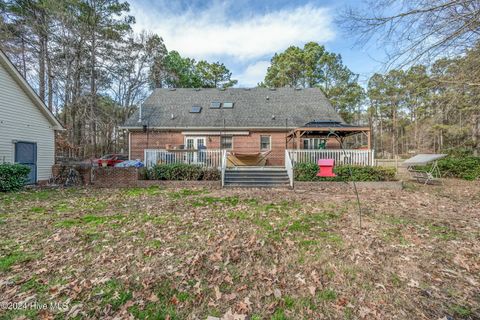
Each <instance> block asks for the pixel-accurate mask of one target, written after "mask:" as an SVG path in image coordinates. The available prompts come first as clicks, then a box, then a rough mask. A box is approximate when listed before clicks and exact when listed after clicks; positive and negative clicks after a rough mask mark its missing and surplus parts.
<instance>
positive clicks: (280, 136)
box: [130, 131, 293, 165]
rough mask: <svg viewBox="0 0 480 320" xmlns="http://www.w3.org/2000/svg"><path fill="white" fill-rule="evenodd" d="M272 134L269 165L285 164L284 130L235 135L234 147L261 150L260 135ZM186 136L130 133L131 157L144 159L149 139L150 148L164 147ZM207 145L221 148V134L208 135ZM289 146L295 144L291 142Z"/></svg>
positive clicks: (171, 133) (239, 150)
mask: <svg viewBox="0 0 480 320" xmlns="http://www.w3.org/2000/svg"><path fill="white" fill-rule="evenodd" d="M262 135H266V136H271V149H272V152H271V153H270V155H269V156H268V164H269V165H283V161H284V158H285V133H284V132H250V134H249V135H248V136H233V148H234V150H235V151H237V152H246V153H253V152H260V151H261V150H260V136H262ZM184 139H185V136H184V135H183V134H182V132H181V131H165V132H158V131H155V132H154V131H151V132H149V134H148V139H147V134H146V133H145V132H142V131H134V132H131V133H130V148H131V150H130V157H131V159H141V160H142V161H143V160H144V159H143V158H144V150H145V149H147V140H148V148H149V149H164V148H165V146H166V145H167V144H172V145H180V144H184ZM206 144H207V145H206V147H207V148H209V149H219V148H220V136H218V135H212V136H206ZM288 147H289V148H292V147H293V145H292V144H291V143H290V144H289V145H288Z"/></svg>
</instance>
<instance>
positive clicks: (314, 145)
mask: <svg viewBox="0 0 480 320" xmlns="http://www.w3.org/2000/svg"><path fill="white" fill-rule="evenodd" d="M325 146H326V140H325V139H321V138H310V139H303V149H306V150H318V149H325Z"/></svg>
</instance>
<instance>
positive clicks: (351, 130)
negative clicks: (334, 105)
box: [286, 121, 372, 150]
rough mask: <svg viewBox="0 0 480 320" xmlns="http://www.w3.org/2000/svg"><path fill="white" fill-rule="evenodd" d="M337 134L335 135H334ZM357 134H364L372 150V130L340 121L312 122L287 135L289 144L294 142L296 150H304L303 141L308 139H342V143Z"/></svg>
mask: <svg viewBox="0 0 480 320" xmlns="http://www.w3.org/2000/svg"><path fill="white" fill-rule="evenodd" d="M332 133H335V134H332ZM356 134H364V135H365V136H366V138H367V146H368V149H369V150H370V149H371V148H372V143H371V141H372V135H371V128H370V127H366V126H354V125H349V124H345V123H341V122H338V121H312V122H309V123H307V124H306V125H305V126H303V127H299V128H295V129H293V130H292V131H290V132H289V133H288V134H287V141H286V142H287V144H288V143H289V142H293V146H294V149H301V148H302V139H306V138H327V137H328V136H330V137H331V138H337V136H338V137H339V138H340V143H342V144H343V140H344V139H345V138H346V137H349V136H353V135H356Z"/></svg>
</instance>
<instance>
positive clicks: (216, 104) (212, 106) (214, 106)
mask: <svg viewBox="0 0 480 320" xmlns="http://www.w3.org/2000/svg"><path fill="white" fill-rule="evenodd" d="M221 106H222V103H221V102H215V101H214V102H212V103H211V104H210V109H220V107H221Z"/></svg>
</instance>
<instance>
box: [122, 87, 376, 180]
mask: <svg viewBox="0 0 480 320" xmlns="http://www.w3.org/2000/svg"><path fill="white" fill-rule="evenodd" d="M122 128H123V129H126V130H128V132H129V158H130V159H140V160H142V161H144V162H145V164H146V166H147V167H151V166H153V165H156V164H169V163H188V164H196V165H200V166H204V167H216V168H219V169H220V170H222V184H225V185H244V184H245V185H252V184H255V185H270V184H271V183H273V184H276V183H277V182H279V183H280V182H282V183H289V184H290V185H293V173H292V167H293V166H294V165H295V164H296V163H299V162H317V160H318V159H334V160H335V162H336V164H356V165H372V164H373V152H372V150H371V144H370V141H371V137H370V128H369V127H363V126H353V125H349V124H347V123H345V122H344V121H343V119H342V118H341V117H340V115H339V114H337V113H336V112H335V110H334V108H333V107H332V105H331V104H330V102H329V101H328V100H327V99H326V97H325V96H324V94H323V93H322V91H321V90H320V89H318V88H308V89H295V88H277V89H270V88H252V89H243V88H229V89H174V88H171V89H155V90H154V92H153V93H152V94H151V95H150V97H149V98H148V99H147V100H146V101H145V102H144V104H143V105H142V106H141V108H139V110H137V112H136V113H135V114H133V115H132V117H130V118H129V119H128V120H127V121H126V123H125V124H124V125H123V127H122ZM350 136H354V137H353V139H352V138H349V139H346V138H347V137H350ZM347 141H348V148H347V147H346V145H347V143H344V142H347ZM342 145H343V146H344V150H342V149H341V148H340V147H341V146H342ZM260 171H261V174H260ZM260 175H263V176H264V178H263V180H258V179H257V181H253V180H252V179H253V177H258V176H260ZM277 180H278V181H277ZM233 182H235V183H233Z"/></svg>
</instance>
